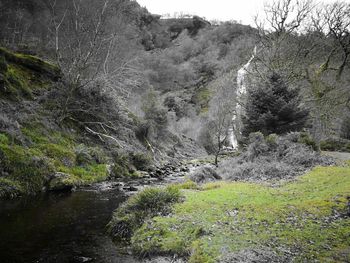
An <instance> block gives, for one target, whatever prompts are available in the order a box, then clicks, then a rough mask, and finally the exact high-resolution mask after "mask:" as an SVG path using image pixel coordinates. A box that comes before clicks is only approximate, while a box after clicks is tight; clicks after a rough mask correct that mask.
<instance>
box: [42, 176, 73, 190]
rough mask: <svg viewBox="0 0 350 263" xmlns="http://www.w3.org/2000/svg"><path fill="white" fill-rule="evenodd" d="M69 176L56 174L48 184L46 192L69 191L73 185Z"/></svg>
mask: <svg viewBox="0 0 350 263" xmlns="http://www.w3.org/2000/svg"><path fill="white" fill-rule="evenodd" d="M70 177H71V176H70V175H69V174H65V173H61V172H56V173H55V174H54V175H53V176H52V178H51V180H50V182H49V184H48V190H49V191H71V190H72V189H73V187H74V185H73V183H72V182H70V180H69V179H70Z"/></svg>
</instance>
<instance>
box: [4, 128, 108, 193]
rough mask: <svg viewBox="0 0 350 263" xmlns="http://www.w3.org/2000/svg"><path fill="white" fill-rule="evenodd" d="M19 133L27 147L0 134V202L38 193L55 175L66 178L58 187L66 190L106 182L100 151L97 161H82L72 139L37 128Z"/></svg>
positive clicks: (78, 145)
mask: <svg viewBox="0 0 350 263" xmlns="http://www.w3.org/2000/svg"><path fill="white" fill-rule="evenodd" d="M22 133H23V136H24V138H25V140H27V141H28V143H27V144H22V143H19V142H16V141H14V140H12V139H10V137H9V136H8V135H6V134H4V133H0V165H1V168H0V198H1V197H15V196H18V195H26V194H35V193H37V192H39V191H42V189H43V188H44V187H48V184H49V182H50V180H51V179H52V176H53V175H54V174H55V173H56V172H62V173H66V174H67V175H68V177H65V178H64V180H63V181H62V182H61V181H60V182H59V183H61V184H64V185H70V186H79V185H83V184H90V183H93V182H98V181H103V180H106V178H107V176H108V173H107V165H106V161H107V160H106V159H105V158H104V156H103V153H102V151H101V152H99V154H100V156H99V158H97V159H87V160H82V157H81V154H80V153H79V152H78V151H77V149H79V147H80V148H81V147H82V145H81V144H79V143H78V141H77V140H76V139H75V138H74V137H73V136H72V135H69V134H66V133H64V132H55V131H50V130H48V129H45V128H44V127H42V126H40V125H37V126H36V127H27V128H22ZM84 148H85V149H87V151H89V150H94V151H95V152H97V150H96V149H95V148H91V147H88V146H84ZM101 156H102V157H101Z"/></svg>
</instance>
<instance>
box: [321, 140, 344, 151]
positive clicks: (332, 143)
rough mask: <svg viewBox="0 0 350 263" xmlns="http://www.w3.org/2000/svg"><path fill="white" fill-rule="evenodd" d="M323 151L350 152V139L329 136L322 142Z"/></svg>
mask: <svg viewBox="0 0 350 263" xmlns="http://www.w3.org/2000/svg"><path fill="white" fill-rule="evenodd" d="M320 148H321V150H323V151H339V152H350V140H346V139H341V138H328V139H326V140H324V141H321V142H320Z"/></svg>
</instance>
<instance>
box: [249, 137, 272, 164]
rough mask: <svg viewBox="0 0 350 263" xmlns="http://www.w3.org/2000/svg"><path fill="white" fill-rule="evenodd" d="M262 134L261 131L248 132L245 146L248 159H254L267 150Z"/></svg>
mask: <svg viewBox="0 0 350 263" xmlns="http://www.w3.org/2000/svg"><path fill="white" fill-rule="evenodd" d="M268 149H269V147H268V145H267V144H266V141H265V138H264V135H263V134H262V133H261V132H254V133H251V134H249V145H248V148H247V157H248V159H249V160H253V159H255V158H256V157H257V156H259V155H261V154H263V153H265V152H266V151H268Z"/></svg>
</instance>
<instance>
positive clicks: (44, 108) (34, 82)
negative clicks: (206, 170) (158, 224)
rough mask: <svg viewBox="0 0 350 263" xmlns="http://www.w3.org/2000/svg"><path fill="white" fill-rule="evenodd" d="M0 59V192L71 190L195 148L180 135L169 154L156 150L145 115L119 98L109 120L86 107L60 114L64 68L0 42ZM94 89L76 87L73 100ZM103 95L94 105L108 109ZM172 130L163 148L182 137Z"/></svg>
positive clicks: (7, 194) (11, 194)
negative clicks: (144, 133)
mask: <svg viewBox="0 0 350 263" xmlns="http://www.w3.org/2000/svg"><path fill="white" fill-rule="evenodd" d="M0 58H1V74H0V76H1V78H0V79H1V86H0V108H1V115H0V138H1V139H0V164H1V165H0V170H1V171H0V173H1V175H0V180H1V184H0V196H1V197H14V196H17V195H23V194H34V193H37V192H40V191H43V190H64V189H71V188H72V187H75V186H79V185H84V184H90V183H93V182H97V181H103V180H106V179H107V178H111V177H123V176H129V174H130V175H131V174H132V173H134V174H135V176H137V172H136V170H137V168H138V167H137V165H135V166H136V168H131V167H134V164H133V163H132V161H131V160H134V162H135V161H136V162H137V161H138V160H139V159H140V158H141V159H142V158H144V159H145V160H146V161H147V160H148V159H149V160H150V161H149V162H148V161H147V163H149V164H152V162H154V163H155V164H156V163H158V161H160V160H164V161H166V160H169V159H171V158H176V159H177V158H179V154H180V155H181V154H185V153H186V151H187V152H188V154H189V155H190V156H191V154H194V155H195V154H198V151H197V152H196V150H195V149H196V146H195V144H194V143H193V142H191V141H189V140H188V141H187V144H186V139H183V140H182V141H183V144H182V145H178V147H177V149H176V152H174V153H173V155H172V157H168V155H167V153H166V152H165V153H164V154H162V155H160V154H159V153H155V154H154V155H153V154H152V153H151V152H149V151H148V150H147V145H145V144H144V142H143V141H142V140H141V141H140V140H139V139H138V138H137V130H138V125H139V122H140V121H139V120H138V119H137V118H136V117H135V116H133V114H132V113H130V112H129V111H128V110H127V109H126V108H124V106H122V105H119V106H118V105H114V109H113V111H115V112H116V113H117V112H118V115H114V122H113V121H111V122H110V124H109V125H110V126H109V125H107V124H103V123H102V122H99V121H101V120H100V119H99V118H100V116H95V118H93V117H91V116H90V114H87V115H84V113H83V112H82V113H81V114H80V121H74V120H60V118H59V116H60V113H61V110H62V107H63V104H62V99H63V101H64V99H65V98H66V95H65V94H62V92H61V91H63V92H65V89H64V87H65V85H68V84H67V83H65V82H64V81H63V80H62V78H63V76H62V73H60V70H59V69H58V68H57V67H56V66H55V65H53V64H50V63H49V62H45V61H43V60H41V59H39V58H37V57H33V56H29V55H24V54H19V53H12V52H11V51H8V50H6V49H3V48H2V49H0ZM89 92H93V91H85V93H84V94H80V93H78V94H76V95H75V99H76V100H79V101H80V102H84V101H85V102H87V103H88V102H91V103H97V102H96V101H91V100H90V99H91V97H89V94H91V93H89ZM90 96H91V95H90ZM94 96H95V98H96V96H97V94H94ZM101 96H102V95H100V99H101V100H102V102H101V104H98V103H97V105H96V106H97V107H98V111H104V109H103V108H104V107H105V106H106V105H103V104H106V103H107V101H106V100H105V101H103V97H101ZM107 106H108V104H107ZM82 110H83V109H82ZM109 110H111V109H109ZM82 119H84V120H85V121H84V122H83V121H82ZM99 125H101V126H102V125H106V127H103V130H104V132H100V130H101V129H97V127H98V126H99ZM112 125H113V127H112ZM167 135H168V136H167V137H168V138H167V140H166V142H167V143H165V144H164V145H163V146H162V147H163V148H162V149H163V150H164V151H166V150H167V149H168V148H169V147H170V148H169V149H172V147H173V145H174V144H178V141H179V138H178V137H177V136H175V135H172V134H171V133H167ZM186 147H187V149H186ZM190 151H192V153H191V152H190ZM123 156H124V157H123ZM135 156H136V157H135ZM142 156H144V157H142ZM157 156H158V157H157ZM146 161H144V162H146ZM138 162H140V161H138Z"/></svg>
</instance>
